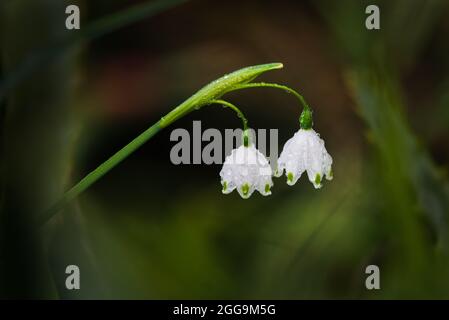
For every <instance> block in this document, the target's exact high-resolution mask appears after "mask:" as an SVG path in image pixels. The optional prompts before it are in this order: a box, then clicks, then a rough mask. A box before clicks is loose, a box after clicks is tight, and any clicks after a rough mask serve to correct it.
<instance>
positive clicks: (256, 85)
mask: <svg viewBox="0 0 449 320" xmlns="http://www.w3.org/2000/svg"><path fill="white" fill-rule="evenodd" d="M261 87H267V88H275V89H281V90H284V91H286V92H288V93H291V94H293V95H294V96H295V97H296V98H298V100H299V102H301V105H302V106H303V107H304V109H308V110H312V109H311V108H310V106H309V105H308V104H307V102H306V100H305V99H304V97H303V96H302V95H300V94H299V93H298V92H297V91H295V90H293V89H292V88H289V87H287V86H283V85H280V84H277V83H266V82H256V83H245V84H241V85H238V86H236V87H235V88H233V89H232V91H234V90H240V89H247V88H261Z"/></svg>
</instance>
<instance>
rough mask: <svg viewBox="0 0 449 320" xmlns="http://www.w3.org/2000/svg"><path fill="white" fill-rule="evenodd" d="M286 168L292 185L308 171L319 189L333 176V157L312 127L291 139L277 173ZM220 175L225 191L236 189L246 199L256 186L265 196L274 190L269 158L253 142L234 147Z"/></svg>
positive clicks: (280, 158)
mask: <svg viewBox="0 0 449 320" xmlns="http://www.w3.org/2000/svg"><path fill="white" fill-rule="evenodd" d="M284 170H285V175H286V176H287V184H289V185H294V184H295V183H296V181H298V179H299V178H300V177H301V175H302V174H303V173H304V172H307V176H308V178H309V180H310V182H312V183H313V185H314V187H315V188H317V189H318V188H321V182H322V180H323V177H326V179H327V180H332V157H331V156H330V155H329V153H328V152H327V150H326V148H325V147H324V141H323V140H322V139H321V138H320V136H319V134H318V133H316V132H315V131H314V130H313V129H312V128H310V129H299V131H298V132H296V133H295V135H294V136H293V137H292V138H290V139H289V140H288V141H287V143H286V144H285V146H284V149H283V150H282V152H281V155H280V157H279V159H278V166H277V169H276V170H275V172H274V176H276V177H280V176H281V175H282V174H283V172H284ZM220 176H221V184H222V186H223V193H225V194H228V193H230V192H232V191H233V190H234V189H237V192H238V193H239V194H240V196H241V197H242V198H244V199H247V198H249V197H250V196H251V194H252V193H253V192H254V190H257V191H259V192H260V193H261V194H262V195H264V196H267V195H270V194H271V187H272V186H273V180H272V176H273V171H272V169H271V166H270V164H269V162H268V160H267V158H266V157H265V156H264V155H263V154H262V153H261V152H260V151H259V150H257V149H256V147H255V146H254V144H252V143H250V144H248V145H246V146H245V145H241V146H240V147H239V148H237V149H234V150H232V152H231V154H230V155H229V156H227V157H226V159H225V162H224V164H223V168H222V170H221V172H220Z"/></svg>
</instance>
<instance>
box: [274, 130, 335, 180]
mask: <svg viewBox="0 0 449 320" xmlns="http://www.w3.org/2000/svg"><path fill="white" fill-rule="evenodd" d="M284 169H285V171H286V172H285V174H286V176H287V183H288V184H289V185H294V184H295V183H296V181H298V179H299V178H300V177H301V174H302V173H303V172H304V171H306V172H307V176H308V177H309V180H310V182H312V183H313V185H314V186H315V188H317V189H318V188H321V181H322V179H323V174H324V175H325V176H326V179H327V180H332V157H331V156H330V155H329V154H328V153H327V151H326V148H325V147H324V141H323V140H322V139H321V138H320V136H319V134H318V133H316V132H315V130H313V129H307V130H305V129H300V130H299V131H298V132H296V133H295V135H294V136H293V137H292V138H291V139H290V140H288V141H287V143H286V144H285V146H284V149H283V150H282V152H281V156H280V157H279V160H278V169H277V170H276V172H275V175H276V176H277V177H280V176H281V175H282V173H283V172H284Z"/></svg>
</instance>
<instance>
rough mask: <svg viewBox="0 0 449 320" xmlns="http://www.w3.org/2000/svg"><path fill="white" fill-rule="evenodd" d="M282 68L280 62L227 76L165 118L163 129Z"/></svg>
mask: <svg viewBox="0 0 449 320" xmlns="http://www.w3.org/2000/svg"><path fill="white" fill-rule="evenodd" d="M282 67H283V65H282V63H279V62H276V63H267V64H260V65H256V66H251V67H246V68H243V69H240V70H237V71H234V72H232V73H229V74H226V75H224V76H222V77H221V78H218V79H217V80H214V81H212V82H211V83H209V84H208V85H206V86H205V87H203V88H202V89H200V90H199V91H198V92H197V93H195V94H194V95H193V96H191V97H190V98H189V99H187V100H186V101H184V102H183V103H181V104H180V105H179V106H178V107H176V108H175V109H173V110H172V111H171V112H170V113H168V114H167V115H166V116H165V117H163V118H162V119H161V127H166V126H168V125H169V124H171V123H172V122H173V121H175V120H177V119H179V118H180V117H182V116H184V115H185V114H187V113H189V112H190V111H192V110H194V109H199V108H201V107H203V106H205V105H208V104H209V103H210V102H211V101H213V100H217V99H219V98H220V97H221V96H223V95H224V94H225V93H227V92H229V91H232V90H233V89H234V88H235V87H236V86H238V85H242V84H246V83H249V82H251V81H253V80H254V79H255V78H257V77H258V76H259V75H261V74H262V73H265V72H267V71H270V70H276V69H281V68H282Z"/></svg>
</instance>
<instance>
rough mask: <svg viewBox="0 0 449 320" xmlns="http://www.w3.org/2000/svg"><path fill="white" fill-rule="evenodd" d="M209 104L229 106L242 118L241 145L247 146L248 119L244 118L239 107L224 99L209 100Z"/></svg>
mask: <svg viewBox="0 0 449 320" xmlns="http://www.w3.org/2000/svg"><path fill="white" fill-rule="evenodd" d="M209 104H221V105H223V106H225V107H229V108H231V109H232V110H234V111H235V112H236V113H237V116H238V117H239V118H240V119H241V120H242V123H243V145H244V146H245V147H248V146H249V143H250V141H249V134H248V120H247V119H246V117H245V115H244V114H243V112H242V111H240V109H239V108H237V107H236V106H235V105H233V104H232V103H230V102H227V101H225V100H220V99H218V100H211V101H210V103H209Z"/></svg>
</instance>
